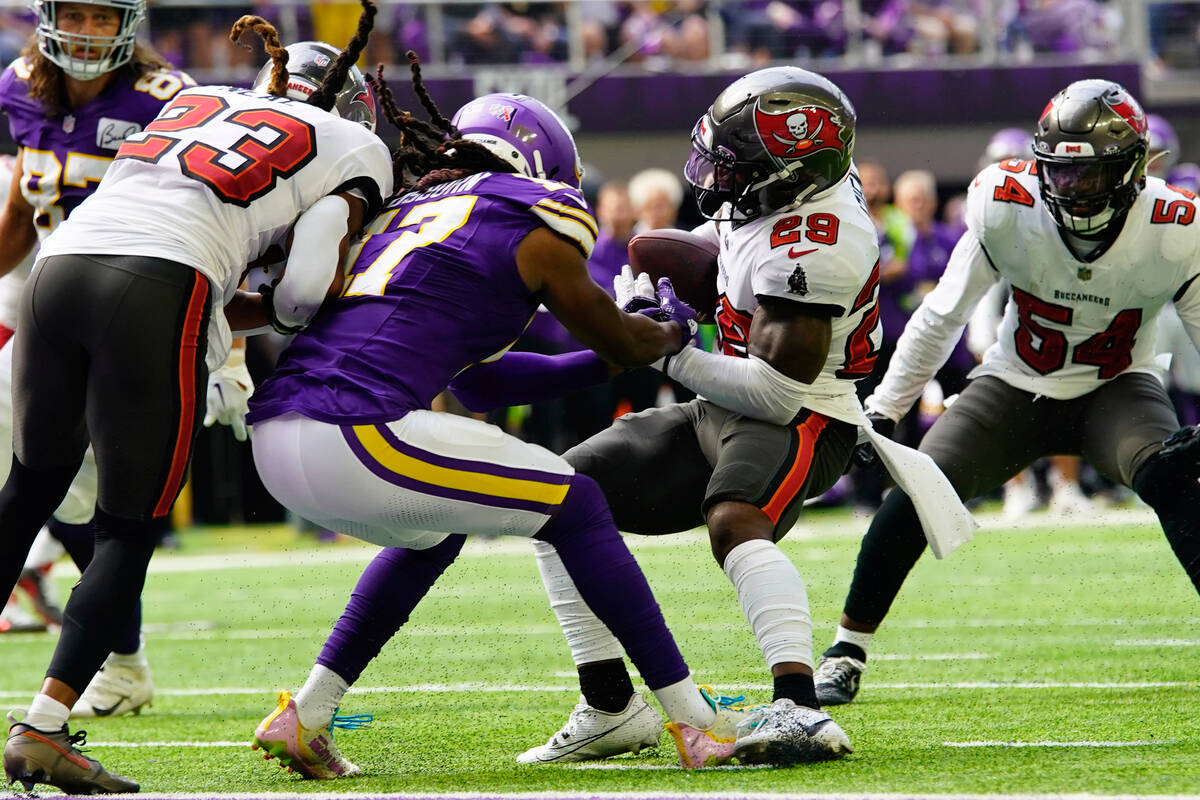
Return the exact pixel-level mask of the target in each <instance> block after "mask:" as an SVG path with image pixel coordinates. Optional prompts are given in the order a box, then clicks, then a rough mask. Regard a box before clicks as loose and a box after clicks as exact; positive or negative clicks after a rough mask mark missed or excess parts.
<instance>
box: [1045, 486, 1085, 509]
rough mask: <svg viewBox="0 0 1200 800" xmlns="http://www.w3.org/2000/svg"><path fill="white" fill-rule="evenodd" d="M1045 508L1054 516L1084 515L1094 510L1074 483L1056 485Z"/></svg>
mask: <svg viewBox="0 0 1200 800" xmlns="http://www.w3.org/2000/svg"><path fill="white" fill-rule="evenodd" d="M1046 508H1047V510H1049V512H1050V513H1051V514H1053V515H1054V516H1056V517H1086V516H1088V515H1089V514H1092V513H1093V512H1094V509H1093V507H1092V501H1091V500H1089V499H1088V497H1087V495H1085V494H1084V493H1083V492H1082V491H1081V490H1080V489H1079V485H1078V484H1074V483H1067V484H1063V485H1061V486H1056V487H1055V488H1054V491H1053V493H1052V494H1051V495H1050V502H1049V503H1048V504H1047V505H1046Z"/></svg>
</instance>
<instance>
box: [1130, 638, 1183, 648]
mask: <svg viewBox="0 0 1200 800" xmlns="http://www.w3.org/2000/svg"><path fill="white" fill-rule="evenodd" d="M1113 644H1115V645H1116V646H1117V647H1200V639H1118V640H1117V641H1115V642H1113Z"/></svg>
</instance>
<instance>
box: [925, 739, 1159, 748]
mask: <svg viewBox="0 0 1200 800" xmlns="http://www.w3.org/2000/svg"><path fill="white" fill-rule="evenodd" d="M1162 744H1175V740H1174V739H1161V740H1159V741H1157V742H942V746H943V747H1157V746H1158V745H1162Z"/></svg>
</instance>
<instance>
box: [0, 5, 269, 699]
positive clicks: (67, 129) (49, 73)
mask: <svg viewBox="0 0 1200 800" xmlns="http://www.w3.org/2000/svg"><path fill="white" fill-rule="evenodd" d="M33 6H34V9H35V11H36V13H37V21H38V25H37V31H36V33H35V35H34V36H32V37H31V38H30V41H29V43H28V44H27V45H26V47H25V49H24V50H23V52H22V54H21V57H20V58H17V59H16V60H15V61H13V62H12V64H10V65H9V66H8V68H7V69H5V70H4V72H3V73H2V74H0V111H3V112H4V114H5V115H6V116H7V118H8V126H9V129H10V131H11V132H12V135H13V138H14V140H15V141H16V143H17V145H18V148H19V149H18V154H17V158H16V164H15V169H14V170H13V171H12V172H7V171H6V177H9V176H11V180H10V181H6V187H11V189H10V191H9V192H8V194H7V197H6V198H5V202H4V203H3V207H2V210H0V242H2V244H0V275H3V277H0V344H3V345H4V349H2V350H0V481H2V480H3V479H5V478H7V477H8V466H9V464H10V462H11V460H12V453H11V449H10V446H11V442H12V405H11V402H10V394H11V365H12V353H11V344H9V343H8V341H9V338H10V337H11V336H12V334H13V331H14V330H15V329H16V326H17V312H18V306H19V301H20V297H21V293H22V288H23V286H24V284H25V279H26V278H27V277H28V275H29V272H30V268H31V267H32V261H33V251H34V249H35V244H36V242H37V240H38V239H44V238H45V237H47V236H49V235H50V234H51V233H52V232H53V231H54V230H55V229H56V228H57V227H58V225H59V224H60V223H61V222H62V221H63V219H64V218H66V217H67V216H69V215H70V214H71V212H72V211H73V210H74V209H75V208H76V207H77V206H78V205H79V204H80V203H82V202H83V200H84V199H86V198H87V197H88V196H89V195H91V194H92V193H93V192H94V191H95V190H96V186H97V184H98V183H99V181H100V179H101V178H103V176H104V174H105V172H106V171H107V169H108V167H109V166H110V165H111V164H112V161H113V157H114V156H116V154H117V150H118V149H119V148H120V146H121V144H122V142H123V141H124V138H125V137H126V136H128V135H129V134H131V133H133V132H134V131H138V130H141V129H142V128H143V127H145V126H146V125H148V124H149V123H150V122H151V121H152V120H153V119H154V118H155V117H156V116H157V115H158V112H160V111H161V110H162V108H163V106H164V105H165V104H166V103H167V102H169V101H170V100H172V99H173V98H174V97H175V95H176V94H177V93H178V92H179V91H181V90H182V89H183V88H185V87H187V86H194V85H195V81H193V80H192V79H191V77H190V76H188V75H187V74H186V73H184V72H180V71H178V70H174V69H171V67H170V66H169V65H168V64H167V63H166V62H165V61H164V60H163V59H162V57H161V56H159V55H158V54H157V53H156V52H154V50H153V49H152V48H150V47H149V46H148V45H146V44H143V43H140V42H138V41H137V38H136V37H137V29H138V27H139V24H140V22H141V20H142V19H143V18H144V17H145V14H146V2H145V0H89V1H88V2H60V1H59V0H38V1H37V2H36V3H34V4H33ZM243 372H244V370H243ZM218 373H220V371H218ZM218 373H214V374H213V376H212V378H213V380H214V381H217V380H218V379H219V378H220V377H221V375H219V374H218ZM247 385H248V380H247ZM222 388H223V389H226V388H228V385H227V384H222ZM220 399H222V400H224V399H227V398H226V397H225V395H222V396H221V398H220ZM228 399H229V400H233V399H235V398H233V397H232V396H230V397H229V398H228ZM243 405H244V403H243ZM95 504H96V465H95V460H94V459H93V458H92V455H91V451H90V450H89V451H88V452H87V454H86V455H85V457H84V462H83V467H82V468H81V470H80V472H79V475H78V477H77V478H76V480H75V481H74V482H73V483H72V485H71V489H70V491H69V492H68V495H67V498H66V500H64V501H63V504H62V505H61V506H60V507H59V508H58V509H57V510H56V511H55V513H54V517H53V518H52V519H51V520H50V521H49V522H48V524H47V527H46V528H45V529H43V531H42V533H40V534H39V535H38V538H37V540H36V542H35V543H34V546H33V547H32V548H31V550H30V554H29V558H28V559H27V562H26V564H25V570H24V571H23V572H22V575H21V579H20V581H19V583H18V586H19V587H20V588H21V589H22V590H24V591H25V592H26V593H27V594H28V595H29V597H30V599H31V600H32V601H33V603H34V606H35V608H37V609H38V611H39V613H40V614H41V615H42V616H43V618H44V619H45V620H46V622H47V623H51V624H53V625H54V626H55V627H57V626H58V625H60V624H61V616H62V613H61V610H60V609H57V608H55V607H54V606H53V604H52V602H51V601H50V600H49V599H48V598H47V595H46V590H45V585H46V583H47V581H46V578H45V574H46V572H47V571H48V570H49V567H50V566H51V564H52V563H53V561H54V560H56V559H57V558H58V557H59V556H60V555H61V554H62V552H63V549H64V548H65V549H66V551H67V552H68V553H70V555H71V558H72V560H73V561H74V562H75V563H76V565H77V566H78V567H79V568H80V569H81V570H82V569H84V568H85V567H86V565H87V564H88V562H89V561H90V559H91V556H92V542H93V538H94V537H93V533H92V529H91V524H90V523H91V519H92V510H93V508H94V507H95ZM113 624H114V626H116V627H117V628H119V629H120V633H119V635H118V636H117V637H116V638H115V639H114V642H113V654H112V656H110V658H109V659H107V660H106V662H105V666H104V667H103V668H102V669H101V671H100V672H99V673H97V676H96V679H95V680H94V681H93V682H92V683H91V684H89V686H88V688H87V690H86V691H85V692H84V693H83V696H82V697H81V698H80V701H79V702H78V703H77V704H76V707H75V709H73V715H74V716H77V717H78V716H96V715H109V714H123V713H128V712H131V711H136V710H137V709H139V708H141V707H142V706H143V705H144V704H146V703H148V702H149V701H150V700H151V699H152V697H153V692H154V684H153V680H152V678H151V675H150V667H149V664H148V662H147V660H146V656H145V652H144V648H143V647H142V646H141V642H140V638H141V637H140V631H141V612H140V609H137V610H136V611H135V613H134V614H133V615H132V616H131V617H130V618H129V619H128V620H127V621H121V622H118V621H116V620H114V621H113ZM0 630H3V627H2V621H0Z"/></svg>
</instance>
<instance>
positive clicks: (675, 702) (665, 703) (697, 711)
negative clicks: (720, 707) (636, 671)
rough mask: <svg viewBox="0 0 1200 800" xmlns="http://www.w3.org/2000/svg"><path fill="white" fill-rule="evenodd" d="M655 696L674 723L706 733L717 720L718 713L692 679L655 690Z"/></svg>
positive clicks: (685, 679)
mask: <svg viewBox="0 0 1200 800" xmlns="http://www.w3.org/2000/svg"><path fill="white" fill-rule="evenodd" d="M654 696H655V697H657V698H658V702H659V703H660V704H661V705H662V707H663V711H665V712H667V718H668V719H669V720H671V721H672V722H679V723H682V724H684V725H688V726H691V727H693V728H696V729H697V730H701V731H706V730H708V729H709V728H711V727H712V724H713V722H714V721H715V720H716V718H717V712H716V711H714V710H713V707H712V706H710V705H709V704H708V702H707V701H706V700H705V699H704V698H703V697H701V696H700V689H699V688H698V687H697V686H696V682H695V681H693V680H692V679H691V677H687V678H684V679H683V680H681V681H678V682H677V683H672V684H671V685H670V686H664V687H663V688H661V689H655V690H654Z"/></svg>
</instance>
